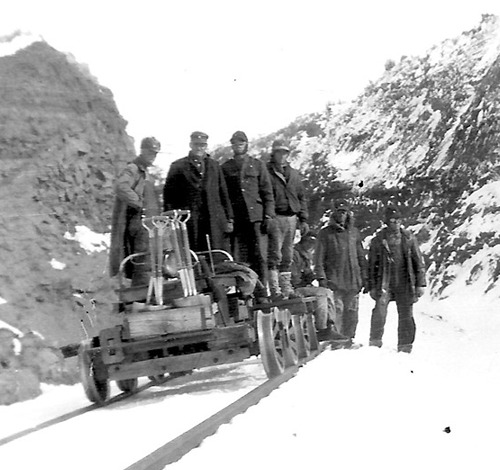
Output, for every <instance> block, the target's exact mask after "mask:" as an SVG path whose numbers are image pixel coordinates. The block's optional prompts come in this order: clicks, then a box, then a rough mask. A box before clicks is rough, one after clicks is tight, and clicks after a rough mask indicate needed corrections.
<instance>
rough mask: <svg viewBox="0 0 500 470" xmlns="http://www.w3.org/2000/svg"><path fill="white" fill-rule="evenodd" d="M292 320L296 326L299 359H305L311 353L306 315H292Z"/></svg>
mask: <svg viewBox="0 0 500 470" xmlns="http://www.w3.org/2000/svg"><path fill="white" fill-rule="evenodd" d="M292 322H293V326H294V328H295V335H296V342H297V352H298V356H299V359H305V358H306V357H308V356H309V354H311V345H310V343H309V334H308V331H307V319H306V315H292Z"/></svg>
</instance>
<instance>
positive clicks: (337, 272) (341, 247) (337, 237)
mask: <svg viewBox="0 0 500 470" xmlns="http://www.w3.org/2000/svg"><path fill="white" fill-rule="evenodd" d="M314 265H315V271H316V278H317V279H318V280H321V279H326V280H327V281H328V287H330V288H331V289H333V290H342V291H346V292H356V293H358V292H359V291H360V290H361V289H362V287H363V286H364V284H365V280H366V257H365V252H364V249H363V245H362V243H361V235H360V233H359V231H358V229H357V228H356V227H354V226H353V224H352V219H351V218H350V216H348V219H347V223H346V227H341V226H340V225H338V224H336V223H334V222H330V224H329V225H328V226H326V227H324V228H322V229H321V230H320V232H319V234H318V237H317V240H316V248H315V251H314Z"/></svg>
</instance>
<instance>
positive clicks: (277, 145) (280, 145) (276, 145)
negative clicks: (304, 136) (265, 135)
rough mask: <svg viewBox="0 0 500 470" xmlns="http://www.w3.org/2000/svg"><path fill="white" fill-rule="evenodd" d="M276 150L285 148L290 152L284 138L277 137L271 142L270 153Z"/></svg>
mask: <svg viewBox="0 0 500 470" xmlns="http://www.w3.org/2000/svg"><path fill="white" fill-rule="evenodd" d="M277 150H285V151H287V152H290V147H288V145H286V144H285V141H284V140H280V139H278V140H275V141H274V142H273V146H272V148H271V154H273V153H274V152H276V151H277Z"/></svg>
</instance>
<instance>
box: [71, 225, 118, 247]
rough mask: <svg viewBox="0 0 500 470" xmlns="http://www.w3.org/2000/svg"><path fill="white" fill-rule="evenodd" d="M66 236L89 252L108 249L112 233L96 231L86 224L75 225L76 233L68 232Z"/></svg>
mask: <svg viewBox="0 0 500 470" xmlns="http://www.w3.org/2000/svg"><path fill="white" fill-rule="evenodd" d="M64 238H65V239H66V240H74V241H76V242H78V243H79V244H80V246H81V247H82V248H83V249H84V250H85V251H86V252H87V253H94V252H99V251H104V250H107V249H108V248H109V246H110V243H111V235H110V234H109V233H96V232H93V231H92V230H90V229H89V228H88V227H86V226H85V225H77V226H76V227H75V234H74V235H72V234H71V233H69V232H66V233H65V234H64Z"/></svg>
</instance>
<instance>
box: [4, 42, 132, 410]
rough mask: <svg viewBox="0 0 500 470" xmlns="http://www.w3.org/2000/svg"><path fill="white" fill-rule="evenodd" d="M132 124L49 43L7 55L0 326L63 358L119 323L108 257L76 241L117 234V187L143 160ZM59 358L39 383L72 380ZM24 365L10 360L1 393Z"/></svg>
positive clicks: (9, 355) (107, 93) (82, 70)
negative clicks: (128, 164) (123, 170)
mask: <svg viewBox="0 0 500 470" xmlns="http://www.w3.org/2000/svg"><path fill="white" fill-rule="evenodd" d="M126 124H127V123H126V121H125V120H124V119H123V118H122V117H121V116H120V114H119V112H118V110H117V108H116V105H115V103H114V100H113V96H112V93H111V92H110V91H109V90H108V89H106V88H104V87H102V86H100V85H99V84H98V83H97V81H96V80H95V79H94V78H93V77H92V76H91V75H90V74H89V72H88V70H86V68H85V67H83V66H81V65H79V64H77V63H75V61H74V60H72V58H71V57H68V56H66V55H64V54H62V53H60V52H58V51H56V50H54V49H53V48H52V47H50V46H49V45H48V44H46V43H45V42H42V41H39V42H34V43H32V44H31V45H29V46H28V47H26V48H23V49H20V50H18V51H17V52H16V53H13V54H11V55H6V56H4V57H0V200H1V201H2V209H0V219H1V223H0V259H1V260H2V262H1V263H0V298H1V299H2V302H3V301H5V302H4V303H2V305H0V320H3V321H4V322H6V323H7V324H9V325H12V326H14V327H15V328H17V329H18V330H19V331H20V332H21V335H23V336H22V338H21V342H23V341H24V342H26V343H27V344H28V343H29V344H31V345H33V344H35V343H36V344H38V346H39V347H40V348H41V347H44V346H46V347H47V348H48V350H51V351H52V352H53V353H54V354H55V355H56V356H57V351H58V349H57V348H56V347H55V346H60V345H64V344H68V343H71V342H75V341H80V340H81V339H82V338H83V337H84V331H83V330H84V328H86V329H87V330H88V329H90V328H93V327H94V328H97V329H98V328H99V327H100V326H101V327H102V326H103V325H104V324H108V323H110V322H113V320H112V319H110V316H109V312H110V311H111V306H110V302H111V301H112V297H111V296H110V292H111V293H112V290H111V286H110V282H109V280H108V276H107V272H106V269H107V254H106V251H105V250H103V251H101V252H91V251H90V250H89V251H88V252H87V251H86V250H85V249H83V248H82V247H81V246H80V244H79V243H78V242H77V241H75V240H74V239H73V238H74V237H75V234H76V233H77V230H78V229H79V226H85V227H88V228H90V229H92V230H94V231H96V232H101V233H102V232H109V224H110V218H111V207H112V203H113V194H112V182H113V179H114V177H115V175H116V173H117V171H118V168H119V167H120V166H122V164H123V162H124V161H128V160H130V159H131V158H132V157H133V155H134V147H133V142H132V140H131V138H130V137H129V136H128V135H127V134H126V132H125V127H126ZM103 248H105V247H103ZM111 295H112V294H111ZM1 331H2V329H1V328H0V332H1ZM30 332H35V333H34V334H35V336H34V337H35V338H37V340H36V341H34V340H32V339H30V338H31V337H33V333H30ZM4 334H7V335H8V334H9V333H6V331H5V330H4ZM9 344H10V343H9ZM51 348H52V349H51ZM25 349H26V348H25ZM59 359H60V358H59V357H51V359H50V361H48V362H51V361H52V363H53V364H52V366H53V367H52V369H54V368H56V369H57V368H59V369H60V370H59V371H58V372H57V371H54V370H52V371H45V372H46V374H45V375H48V377H45V376H43V373H39V372H35V375H36V376H37V377H35V379H42V380H44V381H47V380H49V381H50V380H61V379H62V380H69V379H68V377H66V378H64V377H63V376H64V373H63V372H62V369H63V368H64V366H62V365H61V363H60V362H59ZM19 360H21V357H20V356H19V355H17V356H16V358H15V359H14V358H13V351H12V348H11V347H10V346H9V347H8V348H7V351H3V350H2V351H1V352H0V363H1V365H2V367H1V368H0V382H2V383H1V384H0V387H1V388H3V386H4V384H5V383H11V382H12V377H7V376H6V373H7V370H8V369H9V367H11V368H15V369H16V370H19V369H20V368H21V369H22V367H23V364H19ZM30 360H31V359H30ZM24 362H25V363H26V362H28V363H29V360H26V361H24ZM14 366H16V367H14ZM31 371H32V372H33V368H31ZM35 379H33V377H31V378H28V379H27V380H28V382H30V381H31V382H33V380H34V382H35V383H36V380H35ZM35 388H36V387H35ZM7 401H8V400H7ZM0 403H1V399H0Z"/></svg>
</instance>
